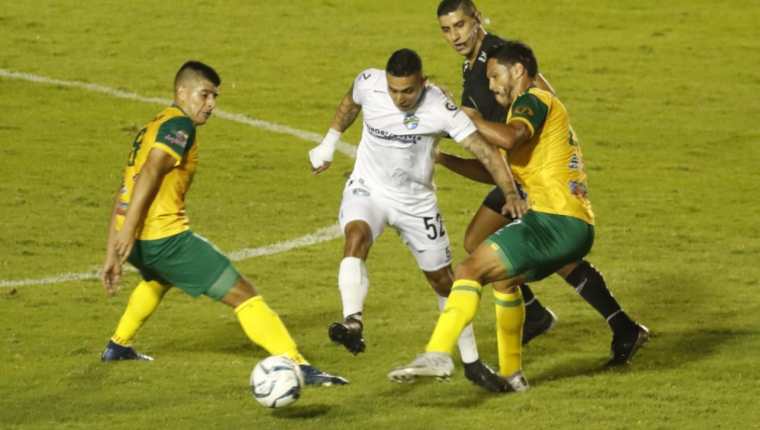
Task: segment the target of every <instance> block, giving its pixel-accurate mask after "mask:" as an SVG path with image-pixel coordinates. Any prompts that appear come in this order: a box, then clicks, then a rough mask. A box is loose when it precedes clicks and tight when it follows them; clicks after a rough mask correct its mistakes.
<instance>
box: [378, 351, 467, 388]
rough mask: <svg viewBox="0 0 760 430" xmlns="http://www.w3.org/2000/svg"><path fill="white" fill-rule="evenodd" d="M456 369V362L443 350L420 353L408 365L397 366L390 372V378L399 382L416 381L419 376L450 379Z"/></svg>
mask: <svg viewBox="0 0 760 430" xmlns="http://www.w3.org/2000/svg"><path fill="white" fill-rule="evenodd" d="M453 371H454V362H453V361H452V360H451V357H450V356H449V355H448V354H446V353H443V352H426V353H423V354H420V355H418V356H417V358H415V359H414V360H413V361H412V362H411V363H409V364H407V365H406V366H401V367H397V368H395V369H393V370H391V371H390V372H389V373H388V379H390V380H391V381H393V382H398V383H410V382H414V380H415V378H416V377H418V376H428V377H431V376H432V377H435V378H436V379H448V378H449V377H451V373H452V372H453Z"/></svg>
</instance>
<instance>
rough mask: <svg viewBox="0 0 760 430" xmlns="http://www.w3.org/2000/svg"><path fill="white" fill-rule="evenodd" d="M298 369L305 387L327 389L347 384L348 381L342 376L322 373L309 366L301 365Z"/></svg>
mask: <svg viewBox="0 0 760 430" xmlns="http://www.w3.org/2000/svg"><path fill="white" fill-rule="evenodd" d="M298 367H300V368H301V373H302V374H303V382H304V384H306V385H317V386H323V387H329V386H330V385H346V384H348V379H346V378H344V377H342V376H338V375H331V374H329V373H327V372H323V371H321V370H319V369H317V368H316V367H314V366H312V365H311V364H301V365H299V366H298Z"/></svg>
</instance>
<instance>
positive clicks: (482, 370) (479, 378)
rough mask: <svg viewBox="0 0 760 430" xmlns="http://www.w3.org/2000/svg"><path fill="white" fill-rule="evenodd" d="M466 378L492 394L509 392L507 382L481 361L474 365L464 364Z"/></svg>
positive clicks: (474, 362)
mask: <svg viewBox="0 0 760 430" xmlns="http://www.w3.org/2000/svg"><path fill="white" fill-rule="evenodd" d="M464 376H465V377H466V378H467V379H469V380H470V382H472V383H473V384H475V385H479V386H480V387H481V388H484V389H485V390H487V391H490V392H492V393H503V392H505V391H507V381H506V380H504V378H502V377H501V376H499V374H497V373H496V372H494V371H493V369H491V368H490V367H489V366H488V365H487V364H485V363H483V362H482V361H481V360H480V359H478V360H476V361H473V362H472V363H464Z"/></svg>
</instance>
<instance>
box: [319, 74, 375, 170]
mask: <svg viewBox="0 0 760 430" xmlns="http://www.w3.org/2000/svg"><path fill="white" fill-rule="evenodd" d="M353 91H354V87H353V85H352V86H351V88H349V90H348V92H347V93H346V95H345V96H343V98H342V99H341V100H340V104H338V108H337V109H336V110H335V117H334V118H333V121H332V123H331V124H330V129H329V130H328V131H327V134H326V135H325V137H324V138H323V139H322V143H320V144H319V145H317V146H316V147H315V148H313V149H312V150H311V151H309V162H310V163H311V171H312V172H313V173H314V174H315V175H318V174H320V173H322V172H324V171H325V170H327V169H328V168H329V167H330V164H331V163H332V159H333V154H334V153H335V145H336V144H337V143H338V141H339V140H340V136H341V135H342V134H343V132H344V131H346V130H347V129H348V127H350V126H351V124H353V123H354V121H356V117H357V116H359V112H361V110H362V106H361V105H359V104H356V103H355V102H354V98H353Z"/></svg>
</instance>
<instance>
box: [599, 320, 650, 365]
mask: <svg viewBox="0 0 760 430" xmlns="http://www.w3.org/2000/svg"><path fill="white" fill-rule="evenodd" d="M634 324H635V325H634V326H633V330H632V331H631V332H630V333H625V334H618V333H615V334H614V335H613V336H612V348H611V349H612V358H610V361H608V362H607V367H612V366H622V365H625V364H628V363H629V362H630V361H631V359H632V358H633V355H634V354H636V351H638V350H639V348H641V345H643V344H645V343H646V342H647V341H648V340H649V329H648V328H646V327H644V326H643V325H642V324H639V323H634Z"/></svg>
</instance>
